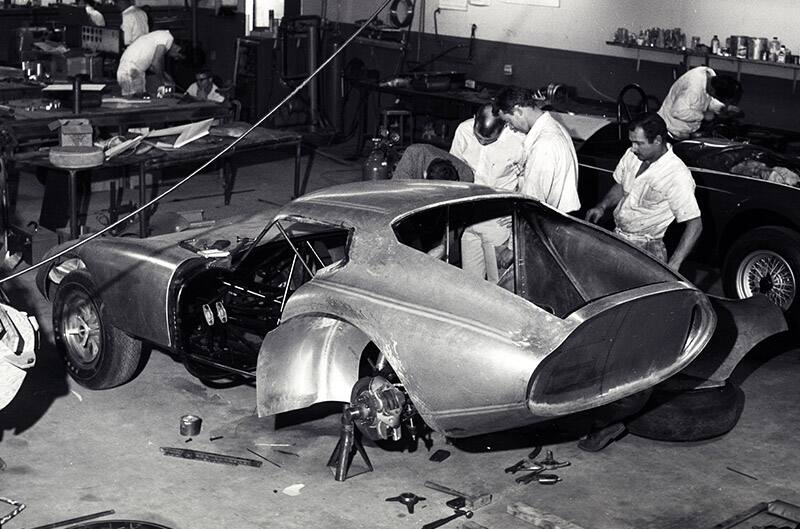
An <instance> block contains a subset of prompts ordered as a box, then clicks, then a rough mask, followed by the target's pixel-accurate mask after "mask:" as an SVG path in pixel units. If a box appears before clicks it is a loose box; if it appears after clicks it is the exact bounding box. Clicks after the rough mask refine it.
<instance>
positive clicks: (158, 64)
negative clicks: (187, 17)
mask: <svg viewBox="0 0 800 529" xmlns="http://www.w3.org/2000/svg"><path fill="white" fill-rule="evenodd" d="M180 52H181V47H180V46H179V45H178V44H176V43H175V39H174V38H173V37H172V33H170V32H169V31H168V30H166V29H160V30H156V31H151V32H150V33H148V34H147V35H142V36H141V37H139V38H138V39H136V40H135V41H134V42H133V43H132V44H131V45H130V46H128V47H127V48H125V51H124V52H123V53H122V57H120V59H119V67H118V68H117V82H118V83H119V86H120V88H121V89H122V95H123V96H132V95H134V94H142V93H145V92H148V91H152V92H155V89H156V88H158V87H159V86H161V85H163V84H172V83H173V81H172V77H171V76H170V75H169V74H168V73H167V72H166V71H164V59H165V58H166V56H167V55H169V56H171V57H173V58H176V59H177V58H180V57H181V54H180ZM148 72H149V73H150V75H147V74H148ZM148 89H149V90H148Z"/></svg>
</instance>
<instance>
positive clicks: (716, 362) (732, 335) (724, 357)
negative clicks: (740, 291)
mask: <svg viewBox="0 0 800 529" xmlns="http://www.w3.org/2000/svg"><path fill="white" fill-rule="evenodd" d="M707 297H708V299H709V301H711V306H712V307H714V312H716V314H717V328H716V330H715V331H714V334H713V335H712V336H711V340H710V341H709V342H708V344H707V345H706V347H705V348H704V349H703V351H702V352H701V353H700V354H699V355H698V356H697V358H695V359H694V361H692V363H691V364H689V365H688V366H687V367H686V368H685V369H684V370H683V371H681V373H682V374H684V375H688V376H690V377H694V378H699V379H703V383H702V384H701V386H699V387H715V386H722V385H724V384H725V381H726V380H728V378H729V377H730V376H731V373H733V370H734V369H735V368H736V366H737V365H739V362H740V361H741V360H742V358H744V356H745V355H746V354H747V353H749V352H750V351H751V350H752V349H753V348H754V347H756V346H757V345H758V344H759V343H761V342H763V341H764V340H766V339H767V338H769V337H770V336H774V335H776V334H779V333H782V332H785V331H787V330H788V328H789V327H788V324H787V323H786V318H785V317H784V314H783V311H782V310H781V308H780V307H778V306H777V305H775V304H774V303H772V302H770V300H769V299H768V298H767V297H766V296H764V295H760V294H759V295H757V296H753V297H750V298H747V299H727V298H720V297H717V296H711V295H707Z"/></svg>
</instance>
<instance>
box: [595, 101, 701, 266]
mask: <svg viewBox="0 0 800 529" xmlns="http://www.w3.org/2000/svg"><path fill="white" fill-rule="evenodd" d="M628 137H629V138H630V141H631V147H630V149H628V150H627V152H626V153H625V154H624V155H623V156H622V159H620V161H619V164H617V168H616V169H615V170H614V180H615V181H616V183H615V184H614V186H613V187H612V188H611V189H610V190H609V191H608V193H607V194H606V196H605V197H604V198H603V200H601V201H600V203H599V204H597V206H595V207H593V208H592V209H590V210H589V211H587V212H586V220H588V221H590V222H597V221H598V220H600V218H602V216H603V213H604V212H605V210H606V209H608V208H611V207H615V209H614V222H615V223H616V228H615V232H616V234H617V235H619V236H620V237H622V238H623V239H625V240H627V241H629V242H630V243H631V244H634V245H635V246H638V247H639V248H641V249H643V250H644V251H646V252H648V253H650V254H651V255H653V256H654V257H656V258H657V259H660V260H661V261H663V262H665V263H667V264H668V265H669V266H670V268H672V269H673V270H678V269H679V268H680V266H681V264H682V263H683V261H684V259H686V256H687V255H688V254H689V252H690V251H691V249H692V248H693V247H694V245H695V243H696V242H697V239H698V237H699V236H700V232H701V231H702V229H703V222H702V220H701V218H700V208H699V207H698V205H697V200H696V199H695V196H694V189H695V183H694V179H693V178H692V173H691V172H690V171H689V169H688V168H687V167H686V165H685V164H684V163H683V162H682V161H681V159H680V158H678V157H677V156H676V155H675V153H673V152H672V148H671V147H670V145H669V143H667V140H666V137H667V126H666V124H665V123H664V120H663V119H662V118H661V117H660V116H659V115H658V114H655V113H652V112H651V113H649V114H646V115H645V116H643V117H642V118H640V119H638V120H636V121H634V122H632V123H631V124H630V126H629V134H628ZM673 221H677V222H678V223H685V225H686V227H685V229H684V230H683V234H682V235H681V238H680V241H679V242H678V246H677V247H676V248H675V251H674V252H673V254H672V256H670V257H669V259H668V258H667V250H666V248H665V247H664V242H663V237H664V233H665V232H666V231H667V227H668V226H669V225H670V224H672V222H673Z"/></svg>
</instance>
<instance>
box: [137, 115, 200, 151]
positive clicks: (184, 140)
mask: <svg viewBox="0 0 800 529" xmlns="http://www.w3.org/2000/svg"><path fill="white" fill-rule="evenodd" d="M213 122H214V118H209V119H204V120H203V121H198V122H197V123H188V124H186V125H178V126H175V127H168V128H166V129H159V130H151V131H150V132H149V133H148V134H147V137H148V138H159V137H162V136H174V135H175V134H178V138H177V139H176V140H175V143H167V142H163V141H159V142H157V143H156V147H158V148H160V149H180V148H181V147H183V146H184V145H187V144H189V143H191V142H193V141H194V140H197V139H200V138H202V137H203V136H208V132H209V129H211V124H212V123H213Z"/></svg>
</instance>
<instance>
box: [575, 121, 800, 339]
mask: <svg viewBox="0 0 800 529" xmlns="http://www.w3.org/2000/svg"><path fill="white" fill-rule="evenodd" d="M629 146H630V143H629V142H628V141H627V134H620V131H619V128H618V126H617V124H616V123H610V124H608V125H607V126H605V127H602V128H600V129H599V130H597V131H595V132H594V133H593V134H592V135H591V136H590V137H588V139H586V140H584V141H580V142H578V144H577V147H578V159H579V164H580V194H581V201H582V203H583V204H584V206H586V207H591V205H592V204H595V203H596V202H597V201H598V200H599V199H600V198H602V196H603V195H604V194H605V193H606V191H607V190H608V189H609V188H610V187H611V185H612V184H613V178H612V173H613V171H614V168H615V167H616V164H617V162H618V161H619V159H620V157H621V156H622V155H623V154H624V152H625V150H626V149H627V148H628V147H629ZM673 148H674V150H675V153H676V154H677V155H678V156H679V157H680V158H681V159H682V160H683V161H684V163H686V165H687V166H688V167H689V169H690V170H691V171H692V175H693V176H694V179H695V182H696V184H697V189H696V196H697V199H698V202H699V205H700V209H701V211H702V213H703V232H702V235H701V237H700V240H699V241H698V243H697V245H696V247H695V250H694V252H693V254H692V256H691V257H690V259H692V260H694V261H697V262H699V263H701V264H705V265H708V266H711V267H714V268H719V269H720V271H721V279H722V286H723V288H724V291H725V294H726V295H727V296H730V297H733V298H747V297H750V296H753V295H755V294H759V293H760V294H764V295H766V296H767V297H768V298H769V299H770V300H771V301H772V302H773V303H775V304H776V305H779V306H780V307H781V308H782V309H783V310H784V311H785V312H786V314H787V317H788V319H789V320H790V321H791V322H792V323H793V324H794V326H797V325H798V324H800V293H798V291H797V288H798V287H797V283H798V279H800V188H798V187H797V186H796V185H792V183H794V182H795V179H794V178H793V177H792V175H793V174H794V175H800V158H798V157H796V156H789V155H784V154H779V153H777V152H775V151H774V150H772V149H770V148H768V147H764V146H760V145H756V144H754V143H748V142H744V141H730V140H725V139H717V138H698V139H691V140H685V141H682V142H679V143H677V144H675V145H674V147H673ZM608 217H609V218H607V219H605V220H606V221H611V219H610V217H611V215H610V212H609V215H608ZM611 222H613V221H611ZM678 230H680V227H679V226H676V225H673V226H672V227H671V229H670V230H669V231H668V232H667V237H666V243H667V247H668V248H669V247H670V242H672V243H673V244H674V243H675V242H677V238H678V237H677V236H679V231H678Z"/></svg>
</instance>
